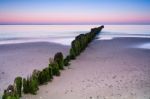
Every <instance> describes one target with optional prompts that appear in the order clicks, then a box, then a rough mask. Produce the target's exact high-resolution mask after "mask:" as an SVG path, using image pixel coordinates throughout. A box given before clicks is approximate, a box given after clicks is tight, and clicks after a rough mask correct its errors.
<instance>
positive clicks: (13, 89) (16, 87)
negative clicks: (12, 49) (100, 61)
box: [2, 26, 104, 99]
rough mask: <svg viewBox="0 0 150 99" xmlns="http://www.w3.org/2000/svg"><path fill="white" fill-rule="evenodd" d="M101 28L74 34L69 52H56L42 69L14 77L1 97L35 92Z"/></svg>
mask: <svg viewBox="0 0 150 99" xmlns="http://www.w3.org/2000/svg"><path fill="white" fill-rule="evenodd" d="M103 28H104V26H100V27H97V28H93V29H91V31H90V32H89V33H85V34H80V35H78V36H76V37H75V40H73V41H72V43H71V48H70V54H69V55H67V56H66V57H65V58H64V57H63V54H62V53H61V52H58V53H56V54H55V56H54V59H50V60H49V64H48V66H47V67H46V68H44V69H43V70H34V71H33V73H32V75H30V76H28V77H27V78H22V77H20V76H19V77H16V78H15V80H14V84H13V85H9V86H8V88H7V89H6V90H4V93H3V96H2V99H19V98H20V97H21V96H22V93H24V94H28V93H30V94H36V93H37V91H38V90H39V86H40V85H43V84H46V83H48V82H49V81H52V79H53V76H60V70H63V69H64V66H69V65H70V61H71V60H73V59H75V58H76V57H77V56H79V55H80V53H81V52H83V51H84V50H85V49H86V47H87V46H88V44H89V43H90V42H91V41H92V40H93V39H94V38H95V37H96V35H97V34H99V33H100V32H101V30H102V29H103Z"/></svg>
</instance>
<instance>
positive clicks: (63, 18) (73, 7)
mask: <svg viewBox="0 0 150 99" xmlns="http://www.w3.org/2000/svg"><path fill="white" fill-rule="evenodd" d="M0 24H150V0H0Z"/></svg>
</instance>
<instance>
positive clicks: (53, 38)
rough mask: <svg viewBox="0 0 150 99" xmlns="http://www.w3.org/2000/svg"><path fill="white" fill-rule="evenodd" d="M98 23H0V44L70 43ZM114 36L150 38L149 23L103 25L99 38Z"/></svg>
mask: <svg viewBox="0 0 150 99" xmlns="http://www.w3.org/2000/svg"><path fill="white" fill-rule="evenodd" d="M97 26H100V25H0V44H12V43H23V42H41V41H44V42H55V43H59V44H64V45H70V43H71V41H72V40H73V39H74V37H75V36H77V35H79V34H81V33H87V32H89V31H90V29H91V28H93V27H97ZM115 37H144V38H145V37H146V38H150V25H105V28H104V29H103V30H102V33H101V35H99V39H100V40H104V39H105V40H106V39H112V38H115Z"/></svg>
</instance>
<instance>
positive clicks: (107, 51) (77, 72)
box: [22, 38, 150, 99]
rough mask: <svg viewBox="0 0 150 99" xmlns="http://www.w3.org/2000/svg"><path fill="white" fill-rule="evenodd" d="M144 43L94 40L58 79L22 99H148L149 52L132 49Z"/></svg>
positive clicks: (126, 40) (136, 40)
mask: <svg viewBox="0 0 150 99" xmlns="http://www.w3.org/2000/svg"><path fill="white" fill-rule="evenodd" d="M147 42H150V39H146V38H115V39H112V40H94V41H93V42H92V43H91V44H90V45H89V46H88V47H87V49H86V50H85V51H84V52H83V53H81V55H80V56H79V57H77V58H76V60H73V61H71V65H70V66H69V67H66V69H65V70H63V71H62V72H61V76H60V77H55V78H54V79H53V81H52V82H49V83H48V84H47V85H43V86H40V90H39V91H38V92H37V95H30V94H28V95H23V97H22V99H150V50H147V49H140V48H135V47H134V46H136V45H139V44H144V43H147ZM41 61H44V62H46V60H41Z"/></svg>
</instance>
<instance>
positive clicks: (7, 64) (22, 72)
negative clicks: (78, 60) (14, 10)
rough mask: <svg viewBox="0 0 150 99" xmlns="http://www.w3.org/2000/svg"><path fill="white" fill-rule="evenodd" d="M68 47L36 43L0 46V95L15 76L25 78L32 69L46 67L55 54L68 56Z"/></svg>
mask: <svg viewBox="0 0 150 99" xmlns="http://www.w3.org/2000/svg"><path fill="white" fill-rule="evenodd" d="M68 49H69V47H68V46H63V45H60V44H55V43H47V42H37V43H20V44H6V45H0V94H2V93H3V90H4V89H5V88H7V86H8V85H9V84H13V81H14V78H15V77H16V76H22V77H27V76H29V75H30V74H31V73H32V71H33V70H34V69H39V70H40V69H43V68H44V67H47V66H48V62H49V58H50V57H52V58H53V57H54V54H55V53H56V52H60V51H61V52H63V54H64V55H66V54H68Z"/></svg>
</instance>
